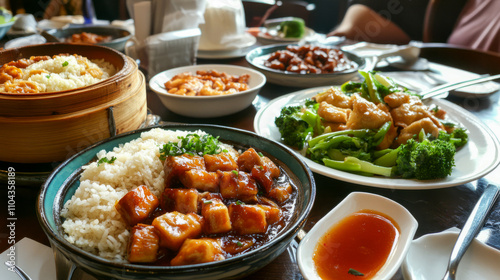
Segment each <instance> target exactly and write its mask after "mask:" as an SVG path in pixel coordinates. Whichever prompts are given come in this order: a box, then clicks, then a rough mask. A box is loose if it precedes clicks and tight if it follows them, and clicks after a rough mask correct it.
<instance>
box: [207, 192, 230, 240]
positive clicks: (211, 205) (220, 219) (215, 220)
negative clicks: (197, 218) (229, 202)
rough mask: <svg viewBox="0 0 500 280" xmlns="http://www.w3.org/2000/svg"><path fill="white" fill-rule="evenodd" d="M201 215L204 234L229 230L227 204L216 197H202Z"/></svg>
mask: <svg viewBox="0 0 500 280" xmlns="http://www.w3.org/2000/svg"><path fill="white" fill-rule="evenodd" d="M201 215H202V216H203V219H204V221H205V222H204V223H203V232H204V233H205V234H213V233H224V232H228V231H230V230H231V219H230V218H229V210H228V209H227V206H226V205H225V204H224V203H223V202H222V201H221V200H220V199H217V198H211V199H202V206H201Z"/></svg>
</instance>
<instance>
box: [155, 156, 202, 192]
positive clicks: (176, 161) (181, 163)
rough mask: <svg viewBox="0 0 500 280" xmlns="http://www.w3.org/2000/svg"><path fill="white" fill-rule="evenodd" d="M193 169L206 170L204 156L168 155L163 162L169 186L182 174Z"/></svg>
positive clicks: (166, 181)
mask: <svg viewBox="0 0 500 280" xmlns="http://www.w3.org/2000/svg"><path fill="white" fill-rule="evenodd" d="M191 169H199V170H205V160H204V159H203V157H200V156H193V155H188V154H183V155H180V156H168V157H167V158H166V159H165V163H164V164H163V170H164V172H165V183H166V184H167V187H170V186H171V184H173V183H175V182H176V180H177V179H178V178H179V176H180V175H181V174H183V173H184V172H186V171H188V170H191Z"/></svg>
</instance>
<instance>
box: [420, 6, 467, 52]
mask: <svg viewBox="0 0 500 280" xmlns="http://www.w3.org/2000/svg"><path fill="white" fill-rule="evenodd" d="M466 2H467V0H430V1H429V4H428V5H427V10H426V14H425V18H424V30H423V39H422V41H424V42H425V43H429V42H439V43H445V42H447V40H448V37H449V36H450V35H451V32H452V31H453V27H454V26H455V23H456V21H457V18H458V16H459V15H460V12H461V11H462V9H463V7H464V6H465V3H466Z"/></svg>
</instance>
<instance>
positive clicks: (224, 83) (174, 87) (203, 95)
mask: <svg viewBox="0 0 500 280" xmlns="http://www.w3.org/2000/svg"><path fill="white" fill-rule="evenodd" d="M265 83H266V77H265V76H264V75H263V74H261V73H260V72H258V71H255V70H253V69H250V68H246V67H241V66H234V65H220V64H205V65H192V66H183V67H177V68H173V69H169V70H166V71H164V72H161V73H158V74H157V75H155V76H154V77H153V78H151V80H150V81H149V87H150V88H151V90H153V91H154V92H156V94H157V95H158V97H159V98H160V100H161V102H162V103H163V105H164V106H165V107H166V108H167V109H168V110H170V111H172V112H174V113H176V114H179V115H183V116H186V117H193V118H215V117H222V116H227V115H231V114H234V113H237V112H239V111H242V110H244V109H246V108H247V107H249V106H250V105H251V104H252V102H253V100H254V99H255V97H256V96H257V94H258V93H259V91H260V89H261V88H262V87H263V86H264V84H265Z"/></svg>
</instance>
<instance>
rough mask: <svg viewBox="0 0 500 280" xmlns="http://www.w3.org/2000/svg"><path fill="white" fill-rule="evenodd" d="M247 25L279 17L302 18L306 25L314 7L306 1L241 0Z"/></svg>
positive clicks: (258, 23)
mask: <svg viewBox="0 0 500 280" xmlns="http://www.w3.org/2000/svg"><path fill="white" fill-rule="evenodd" d="M242 3H243V9H244V10H245V19H246V25H247V27H258V26H261V25H262V24H263V23H264V21H265V20H267V19H272V18H281V17H298V18H302V19H303V20H304V21H305V23H306V25H308V23H309V21H310V19H311V14H312V12H313V11H314V9H315V8H316V6H315V5H314V4H311V3H308V2H306V1H265V0H261V1H258V0H254V1H251V0H243V1H242Z"/></svg>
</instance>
